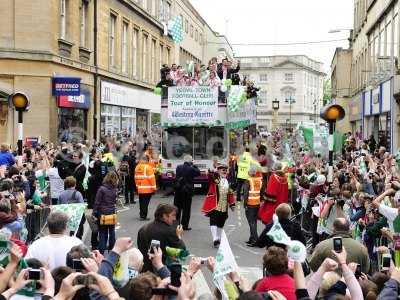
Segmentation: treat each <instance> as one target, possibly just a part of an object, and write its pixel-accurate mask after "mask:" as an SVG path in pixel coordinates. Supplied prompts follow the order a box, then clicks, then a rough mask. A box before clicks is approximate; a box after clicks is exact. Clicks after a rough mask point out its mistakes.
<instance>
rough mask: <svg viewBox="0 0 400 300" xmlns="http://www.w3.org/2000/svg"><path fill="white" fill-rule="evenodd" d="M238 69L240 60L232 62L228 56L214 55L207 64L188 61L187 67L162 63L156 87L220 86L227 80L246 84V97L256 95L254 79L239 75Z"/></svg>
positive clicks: (231, 83) (231, 82)
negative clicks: (217, 56) (218, 56)
mask: <svg viewBox="0 0 400 300" xmlns="http://www.w3.org/2000/svg"><path fill="white" fill-rule="evenodd" d="M239 71H240V61H237V62H236V63H235V64H233V62H232V61H230V60H229V59H228V58H223V59H222V60H221V61H218V59H217V58H216V57H213V58H212V59H210V61H209V62H208V66H206V65H200V64H198V63H193V62H190V63H189V67H186V68H185V67H184V66H181V65H176V64H172V65H171V66H168V65H163V67H162V69H161V70H160V73H161V80H160V82H159V83H158V84H157V87H160V88H161V87H171V86H210V87H213V88H215V87H216V88H220V87H222V86H226V83H227V82H229V84H230V85H243V86H246V91H247V92H246V96H247V98H253V97H256V96H257V92H258V91H259V88H257V87H256V86H255V84H254V81H251V80H249V78H246V77H241V76H240V75H239ZM229 84H228V85H229ZM221 91H222V92H225V91H226V90H225V91H224V90H223V88H222V89H221Z"/></svg>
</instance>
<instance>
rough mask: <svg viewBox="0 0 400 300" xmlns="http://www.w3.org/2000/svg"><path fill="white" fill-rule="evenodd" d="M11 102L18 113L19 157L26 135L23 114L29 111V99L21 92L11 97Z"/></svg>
mask: <svg viewBox="0 0 400 300" xmlns="http://www.w3.org/2000/svg"><path fill="white" fill-rule="evenodd" d="M9 102H10V103H11V104H12V105H13V106H14V108H15V110H16V111H17V112H18V142H17V146H18V155H19V156H22V139H23V135H24V134H23V133H24V125H23V113H24V112H25V111H28V110H29V98H28V96H27V95H25V94H24V93H21V92H17V93H14V94H12V95H10V98H9Z"/></svg>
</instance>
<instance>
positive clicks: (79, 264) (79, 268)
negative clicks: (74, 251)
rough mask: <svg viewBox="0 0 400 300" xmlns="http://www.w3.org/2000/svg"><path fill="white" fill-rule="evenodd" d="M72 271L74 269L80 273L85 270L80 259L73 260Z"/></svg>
mask: <svg viewBox="0 0 400 300" xmlns="http://www.w3.org/2000/svg"><path fill="white" fill-rule="evenodd" d="M72 269H74V270H75V271H82V270H85V267H84V266H83V263H82V261H81V260H80V259H73V260H72Z"/></svg>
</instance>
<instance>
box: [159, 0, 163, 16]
mask: <svg viewBox="0 0 400 300" xmlns="http://www.w3.org/2000/svg"><path fill="white" fill-rule="evenodd" d="M158 5H159V7H158V18H159V19H160V21H164V0H160V1H159V2H158Z"/></svg>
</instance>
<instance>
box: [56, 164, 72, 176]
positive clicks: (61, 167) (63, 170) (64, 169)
mask: <svg viewBox="0 0 400 300" xmlns="http://www.w3.org/2000/svg"><path fill="white" fill-rule="evenodd" d="M57 170H58V175H60V178H61V179H65V178H67V177H68V176H70V175H71V170H70V169H69V168H68V166H67V165H66V162H65V161H61V162H60V163H59V164H58V165H57Z"/></svg>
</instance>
